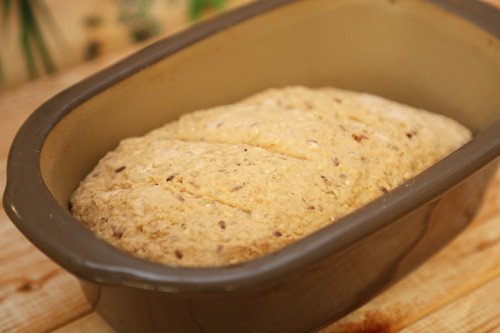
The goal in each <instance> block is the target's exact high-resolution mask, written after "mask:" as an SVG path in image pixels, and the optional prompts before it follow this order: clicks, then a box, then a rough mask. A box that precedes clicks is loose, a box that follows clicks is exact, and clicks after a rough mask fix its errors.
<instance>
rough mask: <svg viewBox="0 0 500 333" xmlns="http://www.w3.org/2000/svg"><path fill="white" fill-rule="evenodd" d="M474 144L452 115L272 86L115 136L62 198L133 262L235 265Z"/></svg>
mask: <svg viewBox="0 0 500 333" xmlns="http://www.w3.org/2000/svg"><path fill="white" fill-rule="evenodd" d="M470 137H471V134H470V132H469V131H468V130H467V129H466V128H464V127H463V126H461V125H459V124H458V123H456V122H455V121H453V120H451V119H448V118H446V117H443V116H440V115H436V114H431V113H429V112H426V111H422V110H417V109H414V108H411V107H409V106H405V105H401V104H398V103H395V102H391V101H388V100H386V99H382V98H380V97H376V96H373V95H368V94H363V93H357V92H350V91H344V90H338V89H334V88H322V89H308V88H304V87H286V88H281V89H270V90H266V91H264V92H261V93H259V94H256V95H254V96H251V97H249V98H247V99H245V100H243V101H241V102H238V103H235V104H232V105H227V106H220V107H214V108H211V109H206V110H200V111H196V112H193V113H189V114H185V115H184V116H182V117H181V118H180V119H179V120H177V121H174V122H172V123H168V124H166V125H164V126H163V127H162V128H159V129H156V130H154V131H152V132H150V133H149V134H147V135H145V136H143V137H138V138H128V139H125V140H123V141H121V143H120V144H119V146H118V147H117V148H116V150H114V151H112V152H109V153H108V154H107V155H106V156H105V157H104V158H103V159H102V160H101V161H100V162H99V163H98V165H97V166H96V167H95V169H94V170H93V171H92V172H91V173H90V174H89V175H88V176H87V177H86V178H85V179H84V180H83V181H82V182H81V184H80V186H79V188H78V189H77V190H76V191H75V192H74V194H73V195H72V197H71V199H70V202H71V206H72V213H73V215H74V216H75V217H76V218H77V219H78V220H80V221H81V222H83V223H85V224H86V225H87V226H88V227H89V228H90V229H91V230H93V231H94V232H95V233H96V234H97V235H98V236H99V237H101V238H103V239H105V240H107V241H108V242H110V243H111V244H113V245H114V246H116V247H118V248H120V249H122V250H124V251H128V252H130V253H131V254H133V255H135V256H138V257H142V258H145V259H149V260H152V261H156V262H161V263H164V264H170V265H181V266H191V267H213V266H224V265H231V264H236V263H240V262H244V261H247V260H250V259H253V258H257V257H260V256H262V255H264V254H267V253H269V252H272V251H275V250H278V249H280V248H282V247H283V246H285V245H287V244H290V243H292V242H294V241H296V240H298V239H300V238H302V237H304V236H306V235H308V234H310V233H312V232H314V231H316V230H318V229H320V228H322V227H324V226H326V225H328V224H330V223H332V222H334V221H335V220H337V219H339V218H340V217H342V216H344V215H346V214H348V213H350V212H352V211H354V210H356V209H357V208H359V207H361V206H363V205H365V204H367V203H368V202H370V201H372V200H374V199H376V198H377V197H379V196H381V195H383V194H384V193H385V192H388V191H390V190H392V189H394V188H395V187H397V186H398V185H400V184H402V183H403V182H405V181H406V180H408V179H410V178H412V177H413V176H415V175H416V174H418V173H420V172H421V171H423V170H424V169H426V168H427V167H429V166H430V165H432V164H434V163H435V162H437V161H438V160H440V159H442V158H443V157H445V156H446V155H448V154H449V153H451V152H452V151H454V150H456V149H457V148H459V147H460V146H461V145H463V144H464V143H465V142H467V141H468V140H469V139H470Z"/></svg>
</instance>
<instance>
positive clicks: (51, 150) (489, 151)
mask: <svg viewBox="0 0 500 333" xmlns="http://www.w3.org/2000/svg"><path fill="white" fill-rule="evenodd" d="M499 39H500V13H499V12H498V11H496V10H495V9H493V8H492V7H489V6H487V5H485V4H482V3H479V2H476V1H458V0H434V1H430V0H429V1H424V0H391V1H389V0H307V1H306V0H302V1H301V0H296V1H293V0H265V1H261V2H257V3H254V4H252V5H250V6H247V7H244V8H242V9H239V10H237V11H234V12H231V13H228V14H226V15H223V16H221V17H218V18H216V19H214V20H211V21H208V22H206V23H202V24H199V25H197V26H195V27H193V28H191V29H189V30H187V31H185V32H183V33H181V34H179V35H176V36H173V37H170V38H167V39H165V40H163V41H160V42H158V43H156V44H154V45H152V46H149V47H147V48H145V49H144V50H142V51H140V52H139V53H137V54H135V55H133V56H131V57H129V58H127V59H125V60H123V61H121V62H119V63H118V64H116V65H114V66H112V67H110V68H108V69H106V70H104V71H103V72H101V73H98V74H97V75H94V76H92V77H90V78H88V79H86V80H84V81H82V82H80V83H78V84H76V85H75V86H73V87H71V88H69V89H67V90H65V91H63V92H61V93H60V94H58V95H57V96H55V97H53V98H52V99H50V100H49V101H48V102H46V103H45V104H44V105H42V106H41V107H40V108H39V109H37V110H36V111H35V112H34V113H33V115H32V116H31V117H30V118H29V119H28V120H27V121H26V122H25V124H24V125H23V126H22V128H21V129H20V130H19V133H18V134H17V136H16V138H15V140H14V143H13V145H12V148H11V152H10V156H9V161H8V170H7V174H8V175H7V176H8V183H7V188H6V191H5V194H4V205H5V210H6V211H7V213H8V215H9V217H10V218H11V219H12V221H13V222H14V223H15V224H16V225H17V227H18V228H19V229H20V230H21V231H22V232H23V233H24V234H25V235H26V237H28V238H29V239H30V240H31V241H32V242H33V243H34V244H35V245H36V246H38V247H39V248H40V250H42V251H43V252H44V253H46V254H47V255H48V256H49V257H51V258H52V259H53V260H54V261H55V262H57V263H58V264H60V265H61V266H62V267H64V268H65V269H66V270H68V271H70V272H71V273H73V274H74V275H75V276H77V277H78V278H79V279H80V281H81V284H82V287H83V290H84V292H85V295H86V297H87V299H88V300H89V302H90V303H91V304H92V306H93V307H95V309H96V311H97V312H98V313H99V314H100V315H101V316H102V317H103V318H104V319H105V320H106V321H107V322H108V323H109V324H110V325H111V326H112V327H113V328H115V329H116V330H118V331H136V332H139V331H140V332H145V331H159V332H160V331H161V332H167V331H168V332H177V331H178V332H191V331H193V332H198V331H200V332H224V331H227V332H304V331H310V330H315V329H318V328H319V327H322V326H324V325H326V324H327V323H329V322H331V321H333V320H335V319H338V318H339V317H341V316H342V315H344V314H346V313H348V312H349V311H351V310H353V309H354V308H356V307H358V306H359V305H361V304H363V303H364V302H366V301H368V300H369V299H370V298H372V297H373V296H374V295H376V294H377V293H379V292H381V291H383V290H384V289H385V288H387V287H388V286H390V285H391V284H393V283H394V282H396V281H398V280H399V279H401V277H403V276H404V275H406V274H407V273H408V272H410V271H411V270H413V269H415V268H416V267H417V266H418V265H419V264H421V263H422V262H423V261H424V260H426V259H427V258H429V257H430V256H431V255H432V254H434V253H435V252H436V251H438V250H439V249H440V248H442V247H443V246H444V245H445V244H446V243H447V242H449V241H450V240H451V239H452V238H453V237H455V236H456V235H457V234H458V233H459V232H460V231H461V230H463V229H464V228H465V227H466V226H467V224H468V223H469V222H470V221H471V219H472V218H473V216H474V214H475V213H476V211H477V209H478V207H479V206H480V203H481V200H482V197H483V194H484V191H485V189H486V188H487V184H488V181H489V179H490V177H491V175H492V171H493V170H494V165H495V161H497V160H498V158H497V157H498V156H499V154H500V122H499V121H497V119H498V118H499V116H500V93H499V91H500V90H499V89H500V40H499ZM292 84H301V85H306V86H311V87H316V86H335V87H339V88H347V89H352V90H357V91H365V92H369V93H374V94H378V95H381V96H384V97H387V98H390V99H392V100H396V101H400V102H404V103H407V104H410V105H413V106H416V107H422V108H425V109H428V110H430V111H433V112H437V113H442V114H445V115H447V116H450V117H452V118H455V119H457V120H458V121H460V122H462V123H463V124H465V125H466V126H468V127H469V128H471V129H472V130H473V131H474V133H475V137H474V139H473V140H472V141H471V142H470V143H468V144H467V145H465V146H464V147H463V148H461V149H459V150H458V151H456V152H455V153H453V154H451V155H450V156H448V157H446V158H445V159H443V160H442V161H441V162H439V163H437V164H436V165H434V166H433V167H431V168H429V169H428V170H426V171H425V172H423V173H422V174H420V175H418V176H417V177H415V178H414V179H412V180H411V181H409V182H407V183H405V184H404V185H402V186H400V187H398V188H396V189H395V190H393V191H391V192H389V193H388V194H385V195H384V196H383V197H381V198H379V199H378V200H376V201H374V202H372V203H370V204H369V205H367V206H365V207H364V208H362V209H360V210H358V211H356V212H355V213H353V214H350V215H349V216H346V217H344V218H342V219H341V220H339V221H337V222H335V223H333V224H332V225H330V226H328V227H326V228H324V229H322V230H319V231H317V232H315V233H314V234H312V235H310V236H308V237H306V238H304V239H302V240H300V241H298V242H296V243H294V244H292V245H290V246H287V247H285V248H283V249H281V250H279V251H277V252H275V253H272V254H269V255H267V256H265V257H262V258H259V259H256V260H253V261H250V262H247V263H244V264H240V265H236V266H231V267H222V268H205V269H203V268H196V269H195V268H181V267H171V266H164V265H160V264H156V263H153V262H148V261H146V260H142V259H138V258H135V257H133V256H131V255H129V254H127V253H124V252H121V251H120V250H118V249H116V248H114V247H112V246H111V245H109V244H107V243H105V242H104V241H102V240H99V239H97V238H96V237H95V236H94V235H93V234H92V233H91V232H90V231H89V230H88V229H86V227H85V226H83V225H82V224H80V223H78V222H77V221H76V220H75V219H74V218H73V217H72V216H71V214H70V212H69V209H68V197H69V195H70V193H71V192H72V191H73V190H74V189H75V188H76V186H77V185H78V182H79V181H80V180H81V179H82V178H83V177H84V176H85V175H86V174H87V173H88V172H89V171H90V170H91V168H92V167H93V165H95V164H96V163H97V161H98V159H99V158H100V157H102V156H103V155H104V154H105V152H107V151H108V150H110V149H112V148H113V147H115V146H116V144H117V143H118V141H119V140H120V139H122V138H124V137H128V136H133V135H140V134H143V133H145V132H146V131H148V130H150V129H152V128H155V127H158V126H160V125H161V124H163V123H165V122H167V121H169V120H172V119H174V118H176V117H178V116H179V115H180V114H182V113H184V112H188V111H190V110H194V109H198V108H202V107H208V106H214V105H218V104H226V103H230V102H233V101H236V100H238V99H240V98H242V97H245V96H247V95H250V94H252V93H254V92H257V91H260V90H263V89H265V88H268V87H280V86H284V85H292ZM495 121H496V122H495ZM200 219H203V216H200Z"/></svg>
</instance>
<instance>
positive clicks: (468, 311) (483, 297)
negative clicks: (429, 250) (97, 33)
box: [0, 0, 500, 333]
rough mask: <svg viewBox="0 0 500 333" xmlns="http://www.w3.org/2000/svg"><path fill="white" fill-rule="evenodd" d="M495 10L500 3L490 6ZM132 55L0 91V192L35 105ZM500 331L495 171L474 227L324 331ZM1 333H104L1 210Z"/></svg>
mask: <svg viewBox="0 0 500 333" xmlns="http://www.w3.org/2000/svg"><path fill="white" fill-rule="evenodd" d="M489 2H490V3H494V4H496V5H498V6H500V0H489ZM132 51H134V49H128V50H123V51H121V52H119V53H116V54H111V55H107V56H106V57H104V58H100V59H98V60H96V61H94V62H92V63H86V64H82V65H79V66H78V67H74V68H71V69H69V70H65V71H64V72H60V73H59V74H57V75H54V76H51V77H45V78H42V79H39V80H38V81H35V82H30V83H26V84H23V85H19V86H16V87H11V88H3V90H0V189H1V190H2V192H3V189H4V187H5V167H6V159H7V153H8V149H9V146H10V143H11V142H12V139H13V137H14V135H15V133H16V131H17V129H18V128H19V126H20V125H21V124H22V122H23V121H24V119H26V117H27V116H28V115H29V114H30V113H31V112H32V111H33V110H34V109H35V108H36V107H37V106H38V105H40V104H41V103H42V102H44V101H45V100H47V99H48V98H50V97H51V96H52V95H54V94H56V93H57V92H59V91H61V90H62V89H64V88H66V87H68V86H69V85H71V84H73V83H75V82H77V81H79V80H81V79H83V78H85V77H86V76H88V75H90V74H92V73H94V72H96V71H98V70H99V69H101V68H103V67H105V66H107V65H109V64H110V63H112V62H114V61H116V60H118V59H119V58H121V57H123V56H124V55H126V54H128V53H130V52H132ZM398 330H402V332H485V333H486V332H500V169H499V170H498V172H497V174H496V177H495V180H494V182H493V183H492V185H491V187H490V189H489V190H488V195H487V198H486V200H485V204H484V207H483V208H482V210H481V212H480V213H479V215H478V216H477V217H476V219H475V220H474V222H473V223H472V224H471V225H470V226H469V227H468V228H467V229H466V230H465V232H463V233H462V234H461V235H460V236H458V237H457V238H456V239H455V240H454V241H453V242H452V243H450V244H449V245H448V246H447V247H446V248H445V249H444V250H442V251H441V252H440V253H438V254H437V255H435V256H434V257H433V258H432V259H431V260H429V261H428V262H426V263H425V264H424V265H423V266H421V267H420V268H419V269H417V270H416V271H414V272H413V273H412V274H410V275H409V276H407V277H406V278H405V279H404V280H402V281H400V282H399V283H398V284H396V285H395V286H393V287H392V288H390V289H389V290H387V291H386V292H384V293H383V294H381V295H379V296H378V297H377V298H375V299H373V300H372V301H371V302H369V303H368V304H366V305H364V306H363V307H361V308H360V309H358V310H356V311H354V312H353V313H351V314H350V315H348V316H346V317H344V318H343V319H341V320H340V321H338V322H336V323H334V324H332V325H331V326H329V327H328V328H327V329H325V330H324V332H329V333H330V332H393V331H398ZM0 331H1V332H39V331H56V332H111V331H112V330H111V329H110V328H109V326H107V325H106V323H105V322H104V321H103V320H102V319H101V318H100V317H99V316H98V315H97V314H96V313H94V312H93V311H92V308H91V307H90V305H89V304H88V303H87V302H86V300H85V298H84V297H83V294H82V292H81V290H80V287H79V285H78V282H77V280H76V278H74V277H73V276H72V275H70V274H69V273H67V272H66V271H64V270H63V269H62V268H60V267H59V266H57V265H56V264H55V263H53V262H52V261H51V260H50V259H48V258H47V257H46V256H45V255H43V254H42V253H41V252H40V251H38V250H37V249H36V248H35V247H34V246H32V245H31V243H29V242H28V241H27V240H26V239H25V238H24V236H23V235H22V234H21V233H20V232H19V231H18V230H17V229H16V228H15V227H14V226H13V224H12V223H11V222H10V221H9V220H8V218H7V216H6V215H5V212H4V211H3V208H2V209H0Z"/></svg>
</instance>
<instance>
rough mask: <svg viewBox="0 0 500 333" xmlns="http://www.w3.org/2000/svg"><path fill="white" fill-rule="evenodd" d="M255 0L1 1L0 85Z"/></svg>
mask: <svg viewBox="0 0 500 333" xmlns="http://www.w3.org/2000/svg"><path fill="white" fill-rule="evenodd" d="M251 1H254V0H85V1H68V0H0V89H1V88H4V87H6V86H11V85H16V84H20V83H22V82H25V81H27V80H33V79H35V78H37V77H40V76H44V75H47V74H51V73H55V72H57V71H60V70H62V69H64V68H67V67H70V66H73V65H75V64H79V63H82V62H91V61H96V60H99V58H100V57H103V56H106V55H107V54H110V53H113V52H118V51H119V50H121V51H122V52H123V49H127V48H129V49H130V51H131V52H132V51H134V50H135V49H138V48H140V47H143V46H145V45H146V44H147V43H151V42H153V41H155V40H157V39H159V38H162V37H165V36H166V35H169V34H172V33H174V32H176V31H179V30H182V29H183V28H185V27H186V26H188V25H190V24H196V23H198V22H200V21H201V20H204V19H206V18H208V17H210V16H213V15H216V14H218V13H221V12H223V11H226V10H228V9H231V8H234V7H237V6H241V5H243V4H245V3H248V2H251Z"/></svg>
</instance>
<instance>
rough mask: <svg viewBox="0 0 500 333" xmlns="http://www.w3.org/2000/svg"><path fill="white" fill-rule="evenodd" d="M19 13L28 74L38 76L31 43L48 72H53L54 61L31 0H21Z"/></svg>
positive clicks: (31, 76)
mask: <svg viewBox="0 0 500 333" xmlns="http://www.w3.org/2000/svg"><path fill="white" fill-rule="evenodd" d="M19 5H20V7H19V13H20V15H21V31H22V37H21V38H22V44H23V49H24V51H25V58H26V65H27V68H28V75H29V76H30V78H31V79H32V78H35V77H37V76H38V70H37V68H36V62H35V58H34V53H33V50H32V45H31V43H32V42H33V43H34V45H33V46H35V47H36V48H37V49H38V52H39V54H40V58H41V60H42V63H43V65H44V67H45V70H46V72H47V73H52V72H54V71H55V70H56V67H55V65H54V62H53V61H52V58H51V56H50V53H49V51H48V49H47V46H46V44H45V41H44V39H43V36H42V34H41V29H40V25H39V24H38V22H37V20H36V17H35V14H34V12H33V7H32V5H31V2H30V0H20V2H19Z"/></svg>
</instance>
